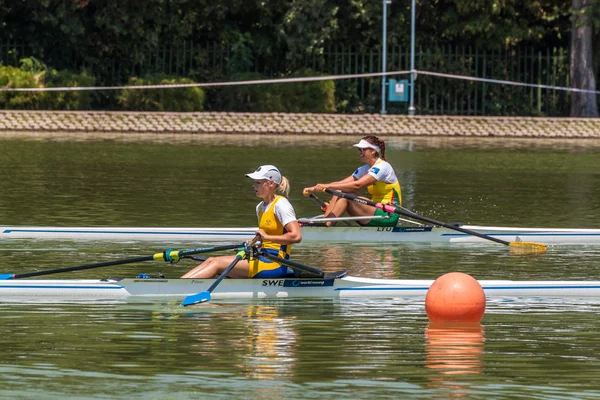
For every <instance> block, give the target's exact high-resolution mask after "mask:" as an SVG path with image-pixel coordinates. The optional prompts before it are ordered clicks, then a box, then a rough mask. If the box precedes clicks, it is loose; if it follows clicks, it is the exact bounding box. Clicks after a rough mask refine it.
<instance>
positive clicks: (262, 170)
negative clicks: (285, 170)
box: [246, 165, 281, 185]
mask: <svg viewBox="0 0 600 400" xmlns="http://www.w3.org/2000/svg"><path fill="white" fill-rule="evenodd" d="M246 176H247V177H248V178H250V179H254V180H255V181H258V180H260V179H267V180H269V181H273V182H275V183H276V184H278V185H279V184H280V183H281V172H279V170H278V169H277V167H276V166H274V165H261V166H260V167H258V168H257V169H256V171H254V172H253V173H251V174H246Z"/></svg>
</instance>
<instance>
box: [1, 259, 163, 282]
mask: <svg viewBox="0 0 600 400" xmlns="http://www.w3.org/2000/svg"><path fill="white" fill-rule="evenodd" d="M150 260H154V256H144V257H135V258H128V259H125V260H115V261H105V262H99V263H94V264H85V265H77V266H74V267H64V268H56V269H49V270H45V271H35V272H25V273H23V274H15V275H13V277H12V279H21V278H29V277H32V276H42V275H51V274H60V273H62V272H71V271H81V270H84V269H92V268H101V267H109V266H111V265H122V264H130V263H136V262H142V261H150Z"/></svg>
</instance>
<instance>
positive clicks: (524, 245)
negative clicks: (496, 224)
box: [323, 189, 546, 253]
mask: <svg viewBox="0 0 600 400" xmlns="http://www.w3.org/2000/svg"><path fill="white" fill-rule="evenodd" d="M323 191H324V192H327V193H329V194H331V195H332V196H338V197H341V198H343V199H347V200H350V201H353V202H355V203H359V204H366V205H369V206H372V207H375V208H378V209H380V210H383V211H385V212H390V213H396V214H400V215H404V216H407V217H410V218H414V219H417V220H420V221H423V222H428V223H430V224H434V225H439V226H443V227H444V228H448V229H452V230H455V231H458V232H462V233H466V234H468V235H472V236H477V237H480V238H482V239H486V240H491V241H492V242H496V243H500V244H503V245H506V246H510V247H511V248H515V249H517V250H521V251H524V250H528V251H533V252H535V253H544V252H545V251H546V245H543V244H540V243H533V242H507V241H506V240H502V239H498V238H495V237H493V236H488V235H484V234H483V233H479V232H476V231H472V230H470V229H465V228H461V227H460V226H455V225H450V224H446V223H444V222H440V221H436V220H435V219H431V218H428V217H424V216H422V215H419V214H417V213H414V212H412V211H409V210H406V209H403V208H399V207H394V206H392V205H390V204H381V203H376V202H374V201H371V200H367V199H363V198H361V197H358V196H355V195H353V194H350V193H344V192H339V191H337V190H331V189H323Z"/></svg>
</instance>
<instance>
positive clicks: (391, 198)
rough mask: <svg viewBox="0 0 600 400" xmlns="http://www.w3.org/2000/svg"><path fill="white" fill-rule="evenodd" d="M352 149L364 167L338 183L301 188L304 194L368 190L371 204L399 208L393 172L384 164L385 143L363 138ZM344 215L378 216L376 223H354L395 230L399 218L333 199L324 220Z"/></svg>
mask: <svg viewBox="0 0 600 400" xmlns="http://www.w3.org/2000/svg"><path fill="white" fill-rule="evenodd" d="M353 147H356V148H357V149H358V152H359V154H360V160H361V161H362V162H364V163H365V164H364V165H363V166H361V167H359V168H358V169H357V170H356V171H354V173H353V174H352V175H350V176H349V177H347V178H345V179H342V180H341V181H337V182H330V183H317V184H316V185H315V186H311V187H307V188H304V190H303V194H304V195H305V196H308V195H310V193H312V192H321V191H323V190H325V189H332V190H338V191H342V192H346V193H356V192H357V191H358V190H359V189H361V188H363V187H367V190H368V192H369V194H370V195H371V196H372V198H371V201H374V202H377V203H382V204H387V203H392V204H395V205H402V195H401V191H400V183H399V182H398V178H397V177H396V173H395V172H394V168H393V167H392V165H391V164H390V163H389V162H387V161H386V160H385V142H384V141H383V140H381V139H379V138H378V137H377V136H365V137H363V138H362V139H361V140H360V141H359V142H358V143H357V144H354V145H353ZM344 212H347V213H348V214H349V215H351V216H379V217H378V218H376V219H375V218H374V219H371V220H368V219H367V220H359V221H357V222H358V223H359V224H361V225H365V226H396V224H397V223H398V219H399V217H400V216H399V215H398V214H394V213H387V212H385V211H382V210H379V209H377V208H374V207H371V206H368V205H366V204H360V203H357V202H351V201H348V200H346V199H342V198H339V197H337V196H333V198H332V199H331V201H330V202H329V205H328V206H327V209H326V211H325V218H336V217H341V216H342V215H343V214H344ZM326 224H327V226H331V225H334V224H335V221H327V222H326Z"/></svg>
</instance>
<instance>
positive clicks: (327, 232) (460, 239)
mask: <svg viewBox="0 0 600 400" xmlns="http://www.w3.org/2000/svg"><path fill="white" fill-rule="evenodd" d="M301 221H302V220H301ZM304 221H305V222H306V221H307V220H304ZM459 226H460V227H462V228H465V229H468V230H472V231H475V232H478V233H481V234H484V235H488V236H492V237H494V238H497V239H501V240H505V241H508V242H515V241H517V242H518V241H524V242H537V243H542V244H549V245H598V244H600V229H566V228H514V227H513V228H511V227H499V226H495V227H494V226H477V225H459ZM255 231H256V228H158V227H155V228H152V227H148V228H143V227H55V226H0V239H49V240H61V239H63V240H94V241H97V240H104V241H149V242H185V241H194V242H199V243H204V242H231V243H234V242H239V241H240V240H244V239H247V238H250V237H252V236H253V235H254V232H255ZM302 236H303V240H302V243H327V242H336V243H355V242H360V243H434V244H452V243H485V242H486V240H485V239H481V238H478V237H475V236H472V235H469V234H466V233H462V232H457V231H455V230H452V229H448V228H444V227H438V226H430V225H419V226H414V225H413V226H396V227H365V226H358V225H356V226H341V225H340V224H338V226H334V227H325V226H322V225H311V224H306V223H305V224H304V225H303V226H302Z"/></svg>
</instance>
